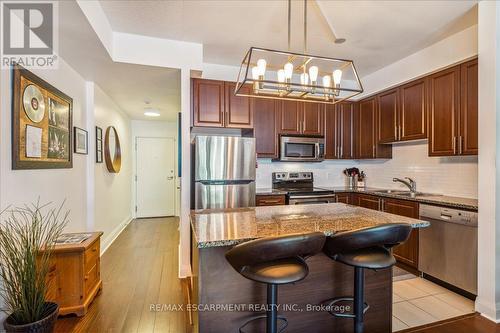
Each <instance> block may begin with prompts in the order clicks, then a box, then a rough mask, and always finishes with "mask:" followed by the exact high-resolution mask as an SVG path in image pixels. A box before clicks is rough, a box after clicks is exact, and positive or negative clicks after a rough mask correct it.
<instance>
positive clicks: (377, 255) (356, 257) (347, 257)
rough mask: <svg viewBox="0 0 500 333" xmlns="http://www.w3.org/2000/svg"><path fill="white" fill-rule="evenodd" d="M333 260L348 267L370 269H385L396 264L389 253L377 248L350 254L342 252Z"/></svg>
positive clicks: (382, 248) (384, 249)
mask: <svg viewBox="0 0 500 333" xmlns="http://www.w3.org/2000/svg"><path fill="white" fill-rule="evenodd" d="M335 260H336V261H339V262H341V263H344V264H346V265H349V266H355V267H363V268H370V269H382V268H387V267H391V266H392V265H394V264H395V263H396V259H394V256H393V255H392V254H391V252H390V251H389V250H387V249H386V248H384V247H379V246H376V247H370V248H367V249H361V250H355V251H352V252H343V253H340V254H337V255H335Z"/></svg>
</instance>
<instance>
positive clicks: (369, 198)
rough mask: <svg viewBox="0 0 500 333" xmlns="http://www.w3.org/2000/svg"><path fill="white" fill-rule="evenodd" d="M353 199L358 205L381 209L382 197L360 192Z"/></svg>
mask: <svg viewBox="0 0 500 333" xmlns="http://www.w3.org/2000/svg"><path fill="white" fill-rule="evenodd" d="M353 199H354V200H353V204H354V205H356V206H360V207H364V208H368V209H373V210H380V199H379V198H378V197H376V196H374V195H368V194H360V193H358V194H356V195H355V196H354V198H353Z"/></svg>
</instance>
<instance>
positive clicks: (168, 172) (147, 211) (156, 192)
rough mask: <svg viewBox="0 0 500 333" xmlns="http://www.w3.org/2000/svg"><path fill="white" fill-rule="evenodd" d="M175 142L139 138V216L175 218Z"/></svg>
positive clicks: (137, 191)
mask: <svg viewBox="0 0 500 333" xmlns="http://www.w3.org/2000/svg"><path fill="white" fill-rule="evenodd" d="M175 161H176V156H175V141H174V139H173V138H142V137H138V138H136V163H137V165H136V170H137V174H136V204H137V207H136V216H137V217H158V216H173V215H175Z"/></svg>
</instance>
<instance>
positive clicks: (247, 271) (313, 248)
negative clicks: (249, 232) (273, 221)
mask: <svg viewBox="0 0 500 333" xmlns="http://www.w3.org/2000/svg"><path fill="white" fill-rule="evenodd" d="M324 244H325V235H324V234H323V233H321V232H313V233H309V234H291V235H286V236H278V237H266V238H261V239H256V240H252V241H249V242H245V243H242V244H239V245H236V246H235V247H233V248H232V249H231V250H229V251H228V252H227V253H226V259H227V261H228V262H229V263H230V264H231V266H233V268H234V269H235V270H236V271H237V272H238V273H240V274H241V275H243V276H244V277H246V278H247V279H250V280H253V281H257V282H262V283H267V284H286V283H293V282H298V281H300V280H302V279H304V278H305V277H306V276H307V273H308V272H309V270H308V268H307V264H306V263H305V261H304V258H306V257H308V256H311V255H314V254H316V253H318V252H320V251H321V248H322V247H323V245H324Z"/></svg>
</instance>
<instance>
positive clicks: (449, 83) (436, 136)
mask: <svg viewBox="0 0 500 333" xmlns="http://www.w3.org/2000/svg"><path fill="white" fill-rule="evenodd" d="M428 98H429V156H447V155H455V154H456V153H457V152H458V150H457V138H458V136H457V132H458V119H457V118H458V116H459V110H460V66H455V67H452V68H449V69H446V70H444V71H441V72H438V73H436V74H433V75H431V76H430V77H429V88H428Z"/></svg>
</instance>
